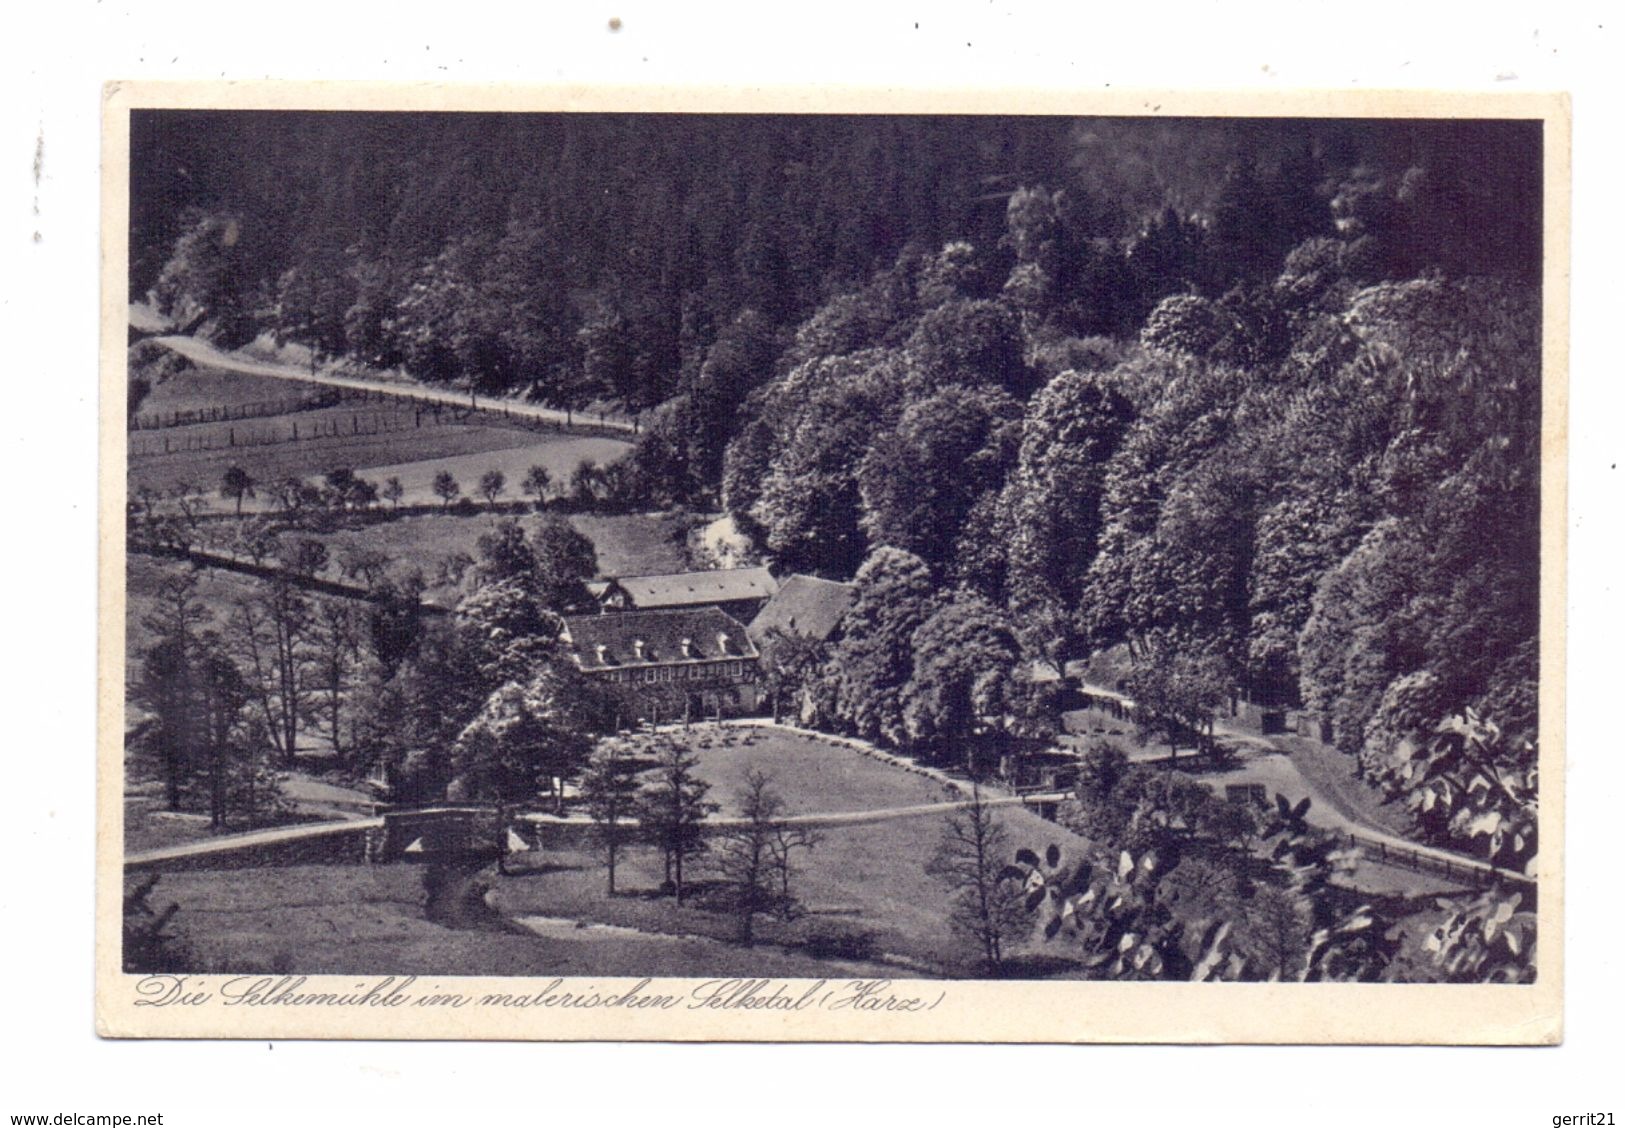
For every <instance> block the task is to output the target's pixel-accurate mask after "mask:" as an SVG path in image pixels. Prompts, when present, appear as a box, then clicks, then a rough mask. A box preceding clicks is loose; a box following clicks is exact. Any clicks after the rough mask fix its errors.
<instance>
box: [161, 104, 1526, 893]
mask: <svg viewBox="0 0 1625 1128" xmlns="http://www.w3.org/2000/svg"><path fill="white" fill-rule="evenodd" d="M1539 143H1540V135H1539V128H1538V126H1527V125H1524V124H1519V123H1450V124H1445V123H1429V122H1414V123H1361V122H1345V121H1328V122H1307V123H1306V122H1285V121H1282V122H1267V121H1235V122H1179V121H1176V122H1161V121H1126V120H1078V121H1066V120H1059V119H1008V118H1000V119H976V118H958V119H927V118H874V119H862V118H840V119H832V118H818V117H807V118H719V117H656V116H625V117H616V116H601V115H594V116H573V117H572V116H566V115H555V116H523V117H519V116H512V117H505V116H495V115H493V116H470V115H444V116H433V115H430V116H422V115H417V116H410V117H408V116H399V117H396V116H391V115H317V114H311V115H244V114H234V115H231V116H229V117H226V116H213V115H209V114H185V115H182V114H168V113H165V114H151V115H139V114H138V115H137V119H136V124H135V144H134V146H133V152H134V155H135V159H134V162H133V172H132V177H133V184H132V189H133V191H132V200H133V208H132V254H131V286H132V295H133V296H140V295H142V294H144V293H146V292H147V291H148V290H151V291H152V292H153V293H154V294H155V296H156V298H157V301H158V303H159V305H160V307H161V308H162V309H163V310H164V311H165V312H167V313H169V314H171V315H173V316H175V317H176V318H177V319H179V320H181V321H183V322H188V323H192V324H196V325H197V326H198V327H199V328H200V331H202V332H204V333H205V334H207V335H211V336H213V337H214V338H215V339H217V340H218V341H219V342H220V343H222V344H225V345H237V344H242V343H244V342H246V341H247V340H249V339H251V338H253V337H254V336H256V335H257V334H259V333H262V332H272V333H275V334H277V335H278V336H279V337H281V338H283V339H287V340H295V341H300V342H304V343H308V344H312V345H315V346H316V347H317V348H318V349H319V350H320V351H321V352H323V353H326V354H329V355H341V354H342V355H347V356H349V357H350V358H353V359H354V360H356V361H358V362H361V363H365V364H370V365H377V366H384V367H396V366H403V367H405V368H406V369H407V370H408V371H410V372H411V373H412V374H414V375H416V376H418V377H420V378H423V379H427V380H432V381H441V382H468V383H472V384H473V385H475V386H477V387H479V388H481V389H483V390H490V391H499V390H509V391H514V392H517V393H525V394H528V395H531V396H533V397H535V398H538V399H541V400H544V401H546V402H549V403H554V404H559V405H581V404H585V403H588V402H593V401H597V402H600V403H602V402H609V403H613V404H616V405H620V406H625V407H627V408H631V409H636V410H640V411H642V412H644V413H645V420H646V422H647V423H648V425H647V427H646V428H645V431H644V435H643V437H642V440H641V442H640V444H639V446H638V448H637V449H636V450H635V451H634V452H633V453H632V454H631V455H630V456H629V457H628V459H626V460H625V461H623V462H622V463H620V464H618V466H617V467H615V468H614V469H613V473H611V474H608V475H607V477H606V481H607V482H608V487H607V488H608V491H609V501H610V502H611V503H612V504H618V505H622V506H625V507H633V506H637V507H645V508H656V507H659V508H664V507H668V506H673V505H692V506H720V507H721V508H723V509H725V510H726V511H727V513H728V514H729V515H731V516H732V517H733V519H734V521H735V524H736V526H737V528H738V530H739V531H740V532H741V533H742V534H743V535H744V536H745V537H747V538H748V539H749V540H750V542H751V544H752V545H753V546H754V548H755V549H756V550H757V551H759V552H760V553H761V554H762V555H763V556H765V557H766V558H767V559H769V560H771V561H772V562H773V563H774V564H775V565H776V566H777V567H779V568H780V569H782V570H784V571H801V572H811V573H816V574H819V575H823V576H826V577H831V578H838V579H851V578H853V577H856V580H857V586H858V594H857V602H856V604H855V606H854V609H853V612H852V617H851V623H852V625H851V626H850V627H849V628H848V630H847V633H846V637H845V639H844V640H843V641H842V642H841V643H840V644H839V645H838V646H836V647H835V649H834V650H833V652H832V653H830V654H829V655H827V656H826V660H825V662H824V663H823V665H822V666H821V667H820V673H819V674H818V677H819V679H820V686H821V688H820V689H819V694H821V698H820V699H821V700H823V701H824V702H825V705H826V708H827V712H828V719H829V720H830V722H831V723H833V724H837V725H840V726H842V727H846V728H849V729H851V730H854V731H857V732H860V733H863V734H864V735H867V736H875V737H879V738H881V739H884V740H887V741H890V742H893V743H897V744H923V745H929V744H930V743H931V742H932V741H933V740H934V739H936V738H937V737H938V736H939V735H940V734H942V733H946V732H951V731H954V730H955V729H956V728H964V727H965V726H967V725H974V724H975V723H976V722H977V719H978V718H987V717H994V716H1001V715H1003V716H1009V715H1020V714H1021V713H1022V712H1023V709H1024V708H1025V706H1024V703H1023V694H1024V693H1025V692H1026V690H1025V689H1024V687H1023V686H1021V685H1020V684H1018V683H1019V679H1017V678H1015V677H1014V675H1013V674H1012V672H1011V671H1012V670H1013V669H1016V668H1018V667H1019V660H1020V659H1025V658H1031V657H1038V656H1043V657H1046V658H1049V659H1051V660H1055V661H1064V660H1068V659H1074V658H1084V657H1087V656H1088V655H1090V654H1091V653H1094V652H1098V651H1101V650H1104V649H1108V648H1112V647H1115V646H1119V645H1124V644H1126V646H1127V648H1128V650H1129V653H1130V654H1131V655H1132V659H1133V663H1134V670H1133V672H1132V674H1131V675H1130V681H1131V682H1132V683H1133V684H1132V686H1131V689H1132V690H1133V692H1134V693H1135V695H1136V696H1138V697H1140V698H1141V699H1142V700H1144V701H1148V702H1155V703H1157V705H1158V707H1159V708H1161V709H1164V710H1166V711H1167V712H1169V713H1171V714H1172V715H1175V716H1189V717H1197V716H1200V715H1201V714H1202V712H1203V711H1204V710H1209V709H1211V708H1212V706H1213V705H1214V704H1216V703H1217V701H1218V700H1219V699H1220V698H1222V697H1223V696H1224V695H1225V694H1226V693H1228V692H1229V691H1230V690H1231V689H1233V688H1234V687H1237V686H1243V687H1246V688H1247V689H1248V690H1249V691H1250V692H1251V693H1253V694H1254V695H1255V696H1257V697H1259V698H1262V699H1266V700H1269V699H1277V700H1279V699H1287V700H1292V699H1297V700H1299V701H1301V703H1302V704H1303V705H1304V706H1305V707H1306V708H1308V709H1309V710H1310V711H1311V712H1313V713H1316V714H1318V715H1320V716H1323V717H1325V718H1327V719H1328V720H1329V721H1330V722H1331V724H1332V732H1333V735H1334V740H1335V742H1336V743H1337V745H1338V746H1339V747H1340V748H1342V749H1343V750H1344V751H1346V752H1347V753H1349V754H1350V755H1351V756H1356V757H1359V759H1360V762H1361V764H1362V765H1363V769H1364V771H1365V772H1366V774H1367V775H1368V776H1369V777H1370V778H1372V779H1373V780H1374V781H1375V782H1377V783H1379V784H1382V785H1384V786H1387V787H1389V788H1390V789H1392V790H1393V791H1395V792H1396V793H1399V794H1403V795H1405V796H1407V797H1408V798H1409V799H1410V800H1411V801H1412V803H1413V806H1414V809H1415V810H1416V811H1417V814H1418V818H1419V820H1420V821H1421V823H1422V824H1423V827H1424V829H1425V830H1427V831H1428V833H1429V834H1430V835H1432V836H1434V837H1437V838H1439V839H1442V840H1450V841H1459V842H1468V841H1471V842H1472V843H1473V844H1474V848H1475V849H1478V850H1480V852H1483V853H1487V854H1488V855H1489V856H1492V857H1494V858H1496V859H1497V860H1500V861H1505V862H1517V863H1521V862H1523V861H1524V860H1527V858H1528V857H1529V856H1531V855H1532V854H1533V853H1534V848H1535V845H1534V839H1533V822H1532V810H1533V808H1532V804H1531V797H1532V795H1533V792H1534V786H1535V784H1534V778H1533V764H1534V753H1533V739H1534V717H1535V700H1534V699H1535V685H1536V681H1537V677H1538V653H1537V647H1536V639H1537V634H1538V630H1537V627H1538V623H1537V610H1538V608H1537V602H1538V601H1537V596H1538V579H1539V577H1538V561H1539V552H1538V547H1539V518H1540V497H1539V436H1540V376H1541V357H1540V348H1539V345H1540V292H1539V284H1538V283H1539V269H1540V242H1539V236H1540V218H1541V198H1540V160H1539ZM1220 169H1222V170H1224V171H1223V173H1222V174H1218V173H1216V171H1215V170H1220ZM1468 710H1471V711H1472V713H1473V716H1471V717H1467V716H1466V712H1467V711H1468ZM1455 716H1462V717H1464V718H1465V719H1464V720H1462V722H1461V723H1460V724H1459V725H1458V727H1457V729H1456V730H1454V732H1455V735H1454V736H1445V737H1441V736H1439V735H1438V734H1437V731H1436V730H1437V729H1438V726H1439V724H1440V722H1442V721H1444V720H1445V719H1446V718H1450V717H1455Z"/></svg>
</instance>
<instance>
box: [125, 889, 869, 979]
mask: <svg viewBox="0 0 1625 1128" xmlns="http://www.w3.org/2000/svg"><path fill="white" fill-rule="evenodd" d="M485 880H486V877H485V876H484V875H481V876H475V877H473V878H472V880H470V879H468V878H467V877H466V875H461V874H456V873H450V874H448V873H447V872H446V871H440V872H439V873H438V874H436V872H435V871H434V870H433V869H431V868H430V867H427V866H415V865H387V866H360V865H357V866H293V867H288V868H285V869H261V870H253V871H242V870H234V871H194V872H187V873H175V874H165V875H164V876H163V877H162V878H161V879H160V881H159V883H158V886H157V888H156V889H155V890H154V892H153V893H152V895H151V902H152V904H153V905H154V906H157V907H163V906H167V905H168V904H170V903H171V902H173V903H175V904H177V905H179V906H180V911H179V912H178V913H177V914H176V916H175V918H174V922H173V925H172V931H173V932H174V933H175V934H176V936H177V938H178V944H177V947H176V954H175V956H174V957H173V958H174V961H175V964H176V966H175V968H174V970H185V971H192V972H200V973H211V972H212V973H231V974H255V973H260V974H309V975H318V974H329V975H382V974H395V975H486V976H495V975H501V976H543V975H577V976H588V975H591V976H606V977H607V976H628V977H639V976H645V975H648V976H705V977H721V976H744V975H750V976H783V977H797V978H817V977H825V976H841V977H851V976H855V975H884V974H886V973H887V969H886V968H883V967H880V966H877V965H865V964H861V963H846V962H839V961H828V960H818V959H814V958H812V957H809V956H805V955H802V954H800V953H797V952H791V951H784V950H780V949H777V948H773V947H756V948H751V949H745V948H741V947H736V946H734V945H731V944H725V943H719V942H717V941H715V940H707V939H704V938H699V937H688V938H677V937H670V936H642V935H637V934H630V933H619V932H608V931H606V930H597V929H582V930H580V939H577V938H575V937H574V936H572V935H570V934H569V933H568V930H566V931H565V933H564V934H563V935H549V936H547V937H542V936H538V935H536V934H534V933H532V932H530V931H528V930H526V929H524V928H522V927H520V926H519V925H515V924H511V923H508V922H504V921H502V920H500V919H498V918H496V917H494V915H492V914H487V913H484V912H483V911H482V909H481V901H480V899H479V895H480V892H481V890H482V887H483V882H484V881H485ZM448 883H449V888H448ZM448 901H455V902H456V903H453V904H448V903H447V902H448ZM437 902H438V903H437ZM454 910H455V911H454Z"/></svg>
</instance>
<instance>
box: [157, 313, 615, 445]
mask: <svg viewBox="0 0 1625 1128" xmlns="http://www.w3.org/2000/svg"><path fill="white" fill-rule="evenodd" d="M152 340H154V341H156V342H157V343H158V344H160V345H162V346H164V348H166V349H169V350H171V351H172V352H175V353H178V354H180V355H181V356H184V357H185V358H186V359H187V360H190V361H191V362H192V363H193V364H198V365H203V366H206V367H209V368H220V369H224V370H225V371H227V372H242V373H245V374H246V375H249V376H268V377H270V378H272V379H274V380H291V381H295V382H297V383H302V384H322V385H326V386H327V387H332V388H350V389H352V390H355V391H362V392H382V393H383V394H384V395H392V396H403V397H410V398H412V399H416V400H427V401H429V402H431V403H444V404H449V405H451V406H453V407H472V408H475V409H477V410H480V411H505V412H507V413H508V414H509V415H513V416H517V417H520V418H524V419H539V420H544V421H546V422H548V423H557V424H560V425H564V426H567V425H569V424H571V423H572V422H577V423H583V424H589V423H590V424H591V425H592V426H593V427H595V428H607V429H609V430H615V431H625V432H626V433H627V434H629V435H630V434H635V433H636V432H637V425H636V424H634V423H633V422H631V421H630V420H626V419H615V418H611V417H607V416H606V417H599V416H597V415H592V416H588V415H585V414H576V415H574V416H571V415H567V414H566V413H565V412H563V411H560V410H558V409H557V408H553V407H543V406H542V405H541V404H536V403H525V402H523V401H521V400H510V399H495V398H493V397H491V396H470V395H468V394H466V393H463V392H456V391H451V390H449V389H446V388H435V387H431V386H429V385H427V384H416V383H414V384H399V383H390V382H388V381H385V380H365V379H362V378H360V377H358V376H340V375H337V374H335V373H332V372H323V371H320V370H318V371H316V372H314V373H312V372H311V371H310V370H309V369H307V368H300V367H296V366H294V365H291V364H276V363H273V362H271V361H264V360H251V359H249V358H247V357H242V356H237V355H234V354H232V353H225V352H221V351H220V350H219V349H217V348H215V347H214V346H213V345H211V344H209V343H208V342H207V341H200V340H198V339H197V338H196V337H180V336H173V337H154V338H152Z"/></svg>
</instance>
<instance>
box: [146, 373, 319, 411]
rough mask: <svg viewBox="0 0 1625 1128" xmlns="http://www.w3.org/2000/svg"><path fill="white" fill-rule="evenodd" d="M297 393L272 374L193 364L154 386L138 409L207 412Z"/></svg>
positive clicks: (284, 397) (285, 382) (284, 381)
mask: <svg viewBox="0 0 1625 1128" xmlns="http://www.w3.org/2000/svg"><path fill="white" fill-rule="evenodd" d="M312 390H315V389H312ZM298 394H299V390H298V389H297V388H296V387H294V386H292V385H290V384H289V383H288V382H287V381H286V380H278V379H275V378H274V377H271V376H252V375H249V374H248V373H245V372H226V371H224V370H222V369H219V368H195V367H194V368H190V369H188V370H187V371H185V372H181V373H179V374H177V375H175V376H171V377H170V378H169V379H167V380H165V381H164V382H163V383H161V384H159V385H158V386H157V387H156V388H153V389H152V391H150V392H148V393H147V396H146V398H145V399H143V400H142V401H141V406H140V408H139V409H138V410H139V411H140V413H141V414H142V415H149V414H153V413H159V414H164V415H167V414H169V413H170V412H172V411H207V410H208V409H209V408H211V407H226V406H233V407H234V406H237V405H238V404H244V403H258V402H262V401H266V400H281V399H288V398H289V397H291V396H296V395H298Z"/></svg>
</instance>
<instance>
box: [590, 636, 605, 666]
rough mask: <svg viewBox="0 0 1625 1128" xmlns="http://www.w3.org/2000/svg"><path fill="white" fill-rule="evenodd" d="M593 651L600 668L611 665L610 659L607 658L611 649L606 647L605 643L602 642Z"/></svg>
mask: <svg viewBox="0 0 1625 1128" xmlns="http://www.w3.org/2000/svg"><path fill="white" fill-rule="evenodd" d="M592 649H593V654H594V656H595V657H596V658H597V660H598V664H599V665H600V666H607V665H609V659H608V657H606V655H607V653H608V651H609V647H607V646H605V645H604V644H603V643H601V642H600V643H598V644H597V645H596V646H594V647H593V648H592Z"/></svg>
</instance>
